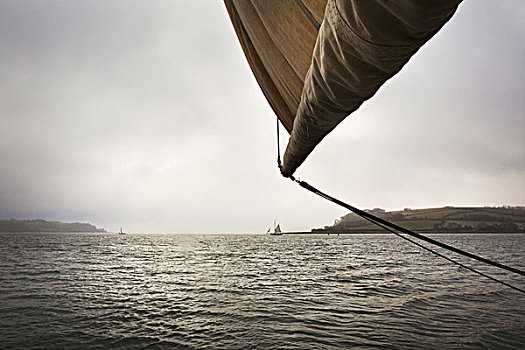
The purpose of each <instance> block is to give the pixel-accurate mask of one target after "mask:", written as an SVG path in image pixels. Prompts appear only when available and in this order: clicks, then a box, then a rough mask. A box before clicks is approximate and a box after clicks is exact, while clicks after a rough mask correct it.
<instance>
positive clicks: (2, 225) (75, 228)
mask: <svg viewBox="0 0 525 350" xmlns="http://www.w3.org/2000/svg"><path fill="white" fill-rule="evenodd" d="M0 232H3V233H10V232H13V233H16V232H18V233H24V232H25V233H39V232H42V233H43V232H55V233H105V232H106V230H105V229H103V228H97V227H96V226H95V225H92V224H88V223H85V222H73V223H67V222H60V221H46V220H42V219H34V220H15V219H10V220H0Z"/></svg>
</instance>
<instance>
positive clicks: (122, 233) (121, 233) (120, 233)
mask: <svg viewBox="0 0 525 350" xmlns="http://www.w3.org/2000/svg"><path fill="white" fill-rule="evenodd" d="M118 234H119V235H125V233H124V232H123V231H122V227H121V228H120V232H119V233H118Z"/></svg>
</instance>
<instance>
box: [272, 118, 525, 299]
mask: <svg viewBox="0 0 525 350" xmlns="http://www.w3.org/2000/svg"><path fill="white" fill-rule="evenodd" d="M279 139H280V137H279V119H277V166H278V167H279V170H281V169H282V163H281V151H280V145H279V141H280V140H279ZM289 178H290V179H291V180H292V181H294V182H296V183H298V184H299V186H301V187H303V188H304V189H306V190H308V191H310V192H312V193H314V194H316V195H318V196H320V197H322V198H324V199H326V200H329V201H330V202H332V203H335V204H337V205H339V206H341V207H343V208H346V209H348V210H350V211H351V212H353V213H354V214H356V215H358V216H360V217H362V218H363V219H365V220H367V221H369V222H371V223H373V224H375V225H377V226H379V227H381V228H382V229H384V230H387V231H389V232H391V233H393V234H395V235H397V236H398V237H400V238H403V239H404V240H407V241H409V242H411V243H413V244H415V245H417V246H418V247H420V248H422V249H425V250H427V251H429V252H431V253H433V254H435V255H437V256H440V257H442V258H443V259H446V260H448V261H450V262H452V263H454V264H456V265H458V266H461V267H463V268H466V269H468V270H470V271H472V272H474V273H477V274H478V275H481V276H484V277H486V278H488V279H490V280H492V281H494V282H498V283H501V284H503V285H505V286H507V287H510V288H512V289H514V290H517V291H520V292H522V293H525V290H523V289H521V288H518V287H515V286H512V285H510V284H508V283H506V282H504V281H501V280H499V279H496V278H494V277H491V276H489V275H486V274H485V273H483V272H480V271H477V270H475V269H474V268H472V267H469V266H467V265H464V264H462V263H460V262H458V261H455V260H453V259H451V258H449V257H447V256H445V255H443V254H441V253H439V252H437V251H435V250H433V249H430V248H428V247H426V246H424V245H422V244H420V243H418V242H416V241H414V240H412V239H410V238H408V237H406V236H404V235H402V234H400V233H399V232H402V233H404V234H407V235H409V236H412V237H415V238H418V239H420V240H422V241H425V242H427V243H430V244H433V245H436V246H438V247H441V248H443V249H446V250H449V251H452V252H454V253H457V254H459V255H463V256H466V257H468V258H471V259H474V260H477V261H481V262H483V263H485V264H488V265H492V266H495V267H497V268H500V269H503V270H506V271H509V272H513V273H516V274H519V275H521V276H525V271H522V270H519V269H517V268H514V267H511V266H507V265H504V264H501V263H498V262H495V261H492V260H489V259H486V258H483V257H481V256H478V255H475V254H472V253H469V252H467V251H464V250H462V249H459V248H456V247H453V246H451V245H449V244H446V243H443V242H440V241H437V240H435V239H432V238H430V237H427V236H424V235H422V234H420V233H417V232H414V231H412V230H409V229H407V228H404V227H401V226H399V225H396V224H394V223H391V222H389V221H386V220H384V219H381V218H379V217H377V216H375V215H372V214H370V213H367V212H365V211H363V210H360V209H358V208H356V207H354V206H352V205H350V204H347V203H345V202H343V201H340V200H338V199H337V198H334V197H332V196H330V195H328V194H326V193H324V192H322V191H320V190H318V189H317V188H315V187H313V186H312V185H310V184H308V183H307V182H305V181H301V180H300V179H296V178H295V177H294V176H290V177H289Z"/></svg>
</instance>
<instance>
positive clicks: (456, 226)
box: [312, 206, 525, 233]
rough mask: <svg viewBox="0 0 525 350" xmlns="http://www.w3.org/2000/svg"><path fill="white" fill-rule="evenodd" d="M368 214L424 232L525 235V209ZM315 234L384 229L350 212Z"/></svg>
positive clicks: (482, 208) (380, 211) (409, 210)
mask: <svg viewBox="0 0 525 350" xmlns="http://www.w3.org/2000/svg"><path fill="white" fill-rule="evenodd" d="M365 211H366V212H368V213H371V214H373V215H375V216H378V217H380V218H382V219H385V220H388V221H391V222H394V223H395V224H397V225H399V226H402V227H405V228H408V229H411V230H416V231H423V232H474V233H475V232H480V233H481V232H483V233H485V232H487V233H488V232H508V233H514V232H524V233H525V207H507V206H505V207H498V208H496V207H444V208H430V209H405V210H400V211H392V212H387V211H385V210H383V209H380V208H376V209H373V210H365ZM312 231H313V232H348V233H358V232H376V231H381V229H378V227H377V226H375V225H372V224H370V223H369V222H368V221H366V220H365V219H362V218H361V217H359V216H357V215H356V214H353V213H349V214H347V215H345V216H343V217H341V218H339V219H337V220H335V223H334V225H332V226H325V227H324V228H322V229H313V230H312Z"/></svg>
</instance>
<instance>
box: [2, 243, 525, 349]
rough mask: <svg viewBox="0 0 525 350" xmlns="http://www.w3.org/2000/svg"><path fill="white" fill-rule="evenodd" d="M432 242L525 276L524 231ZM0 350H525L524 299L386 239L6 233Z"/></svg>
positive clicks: (523, 284)
mask: <svg viewBox="0 0 525 350" xmlns="http://www.w3.org/2000/svg"><path fill="white" fill-rule="evenodd" d="M433 237H434V238H437V239H440V240H442V241H444V242H446V243H449V244H452V245H454V246H457V247H459V248H462V249H465V250H467V251H469V252H472V253H476V254H479V255H482V256H484V257H487V258H489V259H493V260H496V261H498V262H501V263H505V264H508V265H511V266H514V267H517V268H520V269H525V235H519V234H513V235H511V234H509V235H437V236H433ZM452 256H453V255H452ZM458 260H460V261H462V262H466V263H468V264H470V265H471V266H474V267H476V268H479V269H480V270H482V271H483V272H486V273H489V274H491V275H492V276H494V277H497V278H499V279H502V280H504V281H506V282H508V283H512V284H513V285H516V286H517V287H520V288H525V279H523V278H521V277H519V276H518V277H515V276H511V275H510V274H508V273H505V272H502V271H499V270H497V269H495V268H491V267H484V266H480V265H479V264H478V263H472V262H470V261H468V260H465V259H462V258H458ZM0 348H2V349H88V348H89V349H108V348H112V349H173V348H175V349H320V348H323V349H338V348H359V349H524V348H525V295H524V294H521V293H519V292H516V291H514V290H511V289H510V288H507V287H505V286H502V285H499V284H496V283H494V282H492V281H490V280H487V279H485V278H483V277H481V276H478V275H474V274H472V273H471V272H469V271H467V270H465V269H463V268H460V267H457V266H455V265H451V264H450V263H449V262H447V261H445V260H443V259H441V258H439V257H435V256H433V255H431V254H430V253H428V252H425V251H422V250H421V249H420V248H418V247H416V246H413V245H411V244H410V243H407V242H406V241H404V240H401V239H399V238H398V237H395V236H392V235H340V236H337V235H330V236H327V235H298V236H292V235H290V236H288V235H285V236H278V237H271V236H268V235H262V234H261V235H241V234H239V235H211V234H210V235H184V234H182V235H181V234H136V235H135V234H128V235H125V236H119V235H116V234H100V233H98V234H64V233H39V234H37V233H10V234H7V233H6V234H0Z"/></svg>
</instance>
